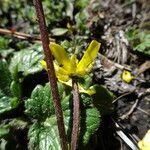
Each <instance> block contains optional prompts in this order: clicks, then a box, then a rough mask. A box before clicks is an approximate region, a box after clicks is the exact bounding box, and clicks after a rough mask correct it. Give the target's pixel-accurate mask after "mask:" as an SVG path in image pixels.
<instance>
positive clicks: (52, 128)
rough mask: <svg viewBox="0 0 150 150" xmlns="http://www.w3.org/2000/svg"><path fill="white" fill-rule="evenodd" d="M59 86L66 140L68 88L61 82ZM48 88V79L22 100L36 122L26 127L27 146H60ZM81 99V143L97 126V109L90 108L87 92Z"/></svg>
mask: <svg viewBox="0 0 150 150" xmlns="http://www.w3.org/2000/svg"><path fill="white" fill-rule="evenodd" d="M58 87H59V93H60V96H61V104H62V109H63V114H64V121H65V128H66V131H67V137H68V144H69V143H70V137H71V128H72V94H71V88H66V86H64V85H63V84H59V86H58ZM50 92H51V91H50V86H49V83H48V84H46V85H45V86H44V87H43V86H40V85H38V86H37V87H36V88H35V89H34V90H33V92H32V94H31V98H30V99H28V100H26V102H25V107H26V111H25V112H26V113H27V114H28V116H29V117H31V119H32V118H33V119H34V120H36V123H34V124H33V125H32V126H31V128H30V130H29V149H39V150H51V149H57V150H59V149H60V142H59V134H58V130H57V121H56V117H55V113H54V106H53V102H52V96H51V93H50ZM80 102H81V107H82V109H81V112H80V113H81V115H80V116H81V118H80V120H81V125H80V126H81V131H80V142H79V143H80V145H82V146H84V145H85V144H87V143H88V141H89V139H90V137H91V135H92V134H94V133H95V131H96V130H97V129H98V127H99V124H100V113H99V111H98V110H97V109H96V108H92V105H91V102H92V99H91V97H90V96H89V95H87V94H82V95H81V97H80ZM33 119H32V120H33Z"/></svg>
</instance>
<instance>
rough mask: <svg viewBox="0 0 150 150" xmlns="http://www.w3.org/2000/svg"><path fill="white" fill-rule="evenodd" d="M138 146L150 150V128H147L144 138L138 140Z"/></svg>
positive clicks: (143, 149) (142, 149)
mask: <svg viewBox="0 0 150 150" xmlns="http://www.w3.org/2000/svg"><path fill="white" fill-rule="evenodd" d="M138 146H139V148H140V150H150V130H148V131H147V133H146V135H145V136H144V138H143V139H142V140H141V141H139V143H138Z"/></svg>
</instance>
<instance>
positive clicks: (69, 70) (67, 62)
mask: <svg viewBox="0 0 150 150" xmlns="http://www.w3.org/2000/svg"><path fill="white" fill-rule="evenodd" d="M100 45H101V44H100V43H99V42H97V41H96V40H93V41H92V42H91V43H90V45H89V46H88V48H87V50H86V51H85V53H84V55H83V57H82V58H81V60H80V61H79V60H78V59H77V57H76V55H75V54H73V55H72V56H71V57H69V56H68V54H67V52H66V51H65V50H64V48H63V47H61V46H60V45H58V44H56V43H51V44H50V45H49V47H50V49H51V52H52V54H53V56H54V57H55V61H54V68H55V72H56V76H57V78H58V80H59V81H60V82H63V83H66V84H67V82H68V83H70V79H71V78H72V77H83V76H84V75H86V74H87V73H89V71H90V70H91V68H92V64H93V61H94V59H95V58H96V56H97V54H98V51H99V48H100ZM41 64H42V66H43V67H44V68H45V69H46V70H47V66H46V62H45V61H44V60H42V61H41ZM82 91H83V89H82ZM84 93H85V92H84Z"/></svg>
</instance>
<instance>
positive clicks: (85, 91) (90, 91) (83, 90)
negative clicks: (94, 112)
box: [78, 84, 96, 95]
mask: <svg viewBox="0 0 150 150" xmlns="http://www.w3.org/2000/svg"><path fill="white" fill-rule="evenodd" d="M78 86H79V92H80V93H86V94H88V95H93V94H95V93H96V91H95V89H94V88H93V87H90V88H89V89H87V90H85V89H84V88H83V87H82V86H81V85H80V84H78Z"/></svg>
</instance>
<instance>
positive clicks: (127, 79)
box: [122, 70, 134, 83]
mask: <svg viewBox="0 0 150 150" xmlns="http://www.w3.org/2000/svg"><path fill="white" fill-rule="evenodd" d="M133 79H134V76H132V74H131V72H129V71H127V70H123V73H122V80H123V81H125V82H127V83H130V82H131V81H132V80H133Z"/></svg>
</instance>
